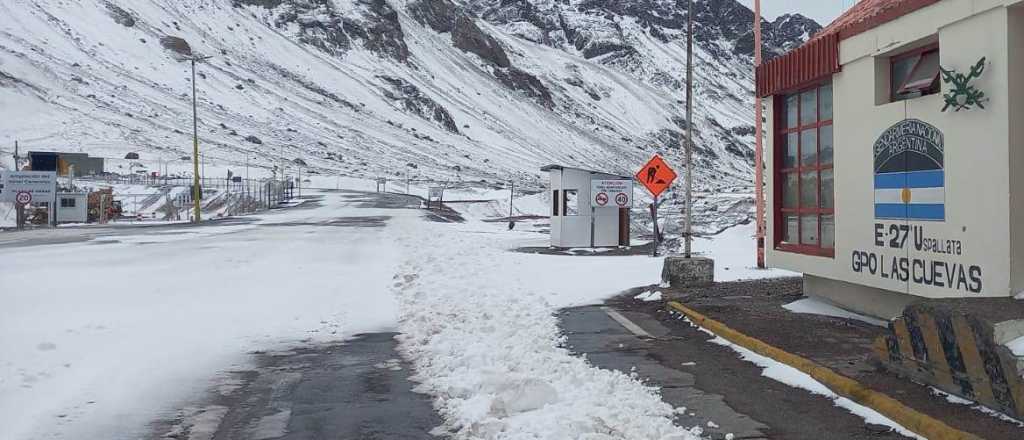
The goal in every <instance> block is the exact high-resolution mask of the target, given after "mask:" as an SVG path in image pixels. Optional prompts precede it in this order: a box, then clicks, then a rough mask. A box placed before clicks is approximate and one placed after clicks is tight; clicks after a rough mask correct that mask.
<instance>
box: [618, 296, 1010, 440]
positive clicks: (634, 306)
mask: <svg viewBox="0 0 1024 440" xmlns="http://www.w3.org/2000/svg"><path fill="white" fill-rule="evenodd" d="M646 289H655V290H659V291H661V292H662V293H663V295H664V296H665V297H666V299H673V300H677V301H679V302H681V303H683V304H684V305H685V306H687V307H689V308H692V309H694V310H696V311H697V312H699V313H701V314H704V315H706V316H707V317H708V318H710V319H714V320H717V321H720V322H722V323H723V324H725V325H727V326H729V327H730V328H732V329H734V330H737V331H739V332H741V333H743V334H746V335H749V336H752V337H755V338H758V339H760V340H762V341H764V342H765V343H767V344H769V345H772V346H774V347H778V348H780V349H782V350H785V351H787V352H790V353H793V354H796V355H799V356H802V357H804V358H807V359H809V360H811V361H813V362H815V363H817V364H819V365H822V366H825V367H827V368H829V369H832V370H833V371H835V372H837V373H839V374H841V375H844V376H846V377H849V378H851V379H854V380H856V381H858V382H860V383H861V384H863V385H865V386H866V387H867V388H870V389H873V390H876V391H880V392H883V393H885V394H887V395H889V396H890V397H892V398H895V399H897V400H898V401H900V402H901V403H903V404H904V405H906V406H908V407H910V408H912V409H914V410H917V411H918V412H920V413H923V414H925V415H928V416H931V417H932V418H935V419H937V420H940V421H942V422H944V423H946V424H948V425H950V426H951V427H953V428H956V429H959V430H962V431H965V432H968V433H972V434H975V435H977V436H979V437H981V438H985V439H990V440H992V439H1006V440H1011V439H1021V438H1024V428H1022V427H1021V426H1020V425H1019V424H1017V423H1013V422H1010V421H1007V420H1004V419H1001V418H998V417H996V416H993V415H991V414H987V413H985V412H982V411H980V410H977V409H974V408H972V407H971V405H965V404H962V403H951V402H950V401H949V400H947V399H946V398H945V397H944V396H941V395H938V394H937V393H936V392H934V391H933V390H932V389H931V388H930V387H927V386H923V385H919V384H916V383H913V382H911V381H908V380H906V379H902V378H900V377H898V376H896V375H894V374H892V373H890V372H887V371H885V370H884V369H882V368H881V366H880V364H879V362H878V361H877V358H876V354H875V353H874V351H873V343H874V342H875V340H876V339H877V338H878V337H879V336H880V335H884V334H886V332H887V330H886V328H885V327H881V326H877V325H872V324H869V323H866V322H862V321H860V320H856V319H848V318H837V317H831V316H823V315H813V314H798V313H793V312H790V311H789V310H786V309H784V308H783V307H782V306H783V305H785V304H788V303H791V302H793V301H796V300H799V299H801V298H802V289H801V280H800V279H799V278H788V279H773V280H757V281H740V282H730V283H718V284H716V285H714V286H711V287H706V288H693V289H679V290H674V289H661V288H657V287H649V288H643V289H638V291H642V290H646ZM612 303H613V305H614V306H615V307H617V308H619V309H622V310H629V311H633V312H635V313H641V314H644V315H647V316H651V317H656V318H657V319H658V321H659V322H660V323H662V324H663V325H666V326H670V327H673V328H676V327H689V324H686V323H685V322H680V321H676V320H675V319H672V318H670V317H669V316H667V314H666V313H665V312H664V304H663V303H662V302H651V303H643V302H639V301H636V300H633V299H632V297H631V296H630V295H624V296H622V297H620V298H618V299H617V300H616V301H613V302H612ZM683 330H685V329H683Z"/></svg>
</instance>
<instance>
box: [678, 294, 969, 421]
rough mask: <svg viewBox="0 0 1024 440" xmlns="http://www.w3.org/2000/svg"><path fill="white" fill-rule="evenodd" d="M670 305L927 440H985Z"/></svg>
mask: <svg viewBox="0 0 1024 440" xmlns="http://www.w3.org/2000/svg"><path fill="white" fill-rule="evenodd" d="M668 306H669V308H671V309H674V310H675V311H677V312H680V313H682V314H684V315H686V317H688V318H690V321H692V322H693V323H694V324H696V325H699V326H701V327H703V328H705V329H707V330H710V331H711V332H712V333H714V334H716V335H718V336H721V337H722V338H724V339H726V340H728V341H729V342H732V343H734V344H736V345H739V346H741V347H743V348H746V349H748V350H750V351H753V352H755V353H757V354H760V355H762V356H767V357H769V358H772V359H774V360H776V361H778V362H782V363H784V364H786V365H789V366H791V367H793V368H796V369H797V370H800V371H802V372H804V373H805V374H807V375H809V376H811V377H813V378H814V379H815V380H817V381H818V382H821V383H822V384H824V385H825V386H827V387H829V388H830V389H831V390H832V391H833V392H835V393H836V394H839V395H841V396H843V397H846V398H849V399H850V400H853V401H854V402H857V403H859V404H861V405H864V406H866V407H868V408H871V409H873V410H875V411H878V412H879V413H880V414H882V415H884V416H886V417H888V418H889V419H892V420H893V421H894V422H896V423H899V424H900V425H903V427H905V428H907V429H909V430H911V431H914V432H915V433H917V434H918V435H921V436H922V437H926V438H927V439H928V440H982V439H981V437H978V436H976V435H974V434H970V433H966V432H963V431H960V430H958V429H955V428H953V427H951V426H949V425H947V424H945V423H943V422H941V421H939V420H936V419H934V418H932V417H930V416H927V415H925V414H922V413H920V412H918V411H916V410H914V409H912V408H909V407H907V406H906V405H904V404H902V403H900V402H899V401H897V400H896V399H893V398H892V397H889V396H887V395H885V394H882V393H879V392H877V391H875V390H872V389H869V388H866V387H865V386H864V385H861V383H860V382H857V381H856V380H853V379H850V378H848V377H846V376H843V375H840V374H838V373H836V372H834V371H832V370H830V369H828V368H825V367H823V366H821V365H818V364H816V363H814V362H812V361H810V360H808V359H805V358H803V357H800V356H797V355H795V354H792V353H789V352H786V351H783V350H781V349H778V348H776V347H773V346H771V345H768V344H766V343H764V342H763V341H761V340H759V339H756V338H752V337H750V336H747V335H745V334H743V333H740V332H738V331H736V330H733V329H731V328H729V327H728V326H726V325H725V324H722V323H721V322H718V321H715V320H714V319H711V318H708V317H706V316H704V315H702V314H700V313H699V312H697V311H696V310H693V309H691V308H689V307H686V306H684V305H682V304H680V303H678V302H676V301H669V302H668Z"/></svg>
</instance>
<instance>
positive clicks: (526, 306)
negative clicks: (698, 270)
mask: <svg viewBox="0 0 1024 440" xmlns="http://www.w3.org/2000/svg"><path fill="white" fill-rule="evenodd" d="M402 221H405V222H406V223H407V224H406V225H404V226H403V227H400V228H399V230H401V231H402V234H403V236H401V237H400V238H399V242H401V243H403V244H404V245H405V253H404V254H405V257H406V260H405V262H404V263H403V264H402V266H401V270H400V274H399V275H398V276H397V277H396V282H395V284H394V291H395V294H396V295H397V296H398V298H399V302H400V308H401V319H400V324H399V327H400V330H401V331H402V333H403V334H402V335H401V336H400V337H399V340H400V349H401V350H402V352H403V354H404V355H405V356H407V357H408V358H409V359H410V360H412V362H413V364H414V366H415V369H416V375H415V376H414V380H416V381H418V382H419V383H420V385H419V386H418V391H422V392H425V393H427V394H430V395H432V396H434V397H435V406H436V408H437V409H438V411H439V412H440V414H441V415H442V417H443V418H444V419H445V425H444V426H443V428H442V429H444V430H446V431H449V432H451V433H453V435H454V438H456V439H469V438H483V439H497V438H500V439H536V438H552V439H554V438H558V439H562V438H565V439H569V438H572V439H591V440H597V439H640V438H642V439H669V438H671V439H696V438H697V436H696V435H694V434H692V433H690V432H689V431H686V430H684V429H682V428H680V427H677V426H674V425H673V423H672V417H673V408H672V407H671V406H670V405H668V404H665V403H663V402H662V401H661V399H660V397H659V396H658V393H657V390H655V389H652V388H649V387H646V386H644V385H643V384H641V383H640V382H639V381H637V380H636V379H634V378H631V377H630V376H628V375H626V374H623V373H620V372H615V371H609V370H601V369H597V368H595V367H593V366H591V365H589V364H588V363H587V362H586V360H585V359H582V358H578V357H574V356H572V355H571V354H570V353H569V352H568V350H566V349H565V348H563V347H561V345H562V343H563V342H564V338H563V337H562V336H560V334H559V331H558V328H557V322H556V319H555V317H554V315H553V314H554V313H555V311H556V310H557V309H558V308H559V307H564V306H568V305H572V304H580V303H587V302H594V301H598V300H600V299H603V298H604V297H607V296H611V295H614V294H616V293H618V292H619V291H621V290H622V289H625V288H628V287H632V286H636V285H639V284H644V283H650V282H651V280H654V279H656V278H657V276H658V273H659V270H660V268H661V259H654V258H648V257H608V258H596V257H588V258H582V257H581V258H573V257H565V256H539V255H527V254H519V253H513V252H509V251H508V248H509V247H510V246H512V245H514V244H515V242H516V241H517V240H518V241H521V240H522V238H523V237H524V234H523V233H515V232H497V231H496V229H497V228H494V227H493V225H484V224H480V223H472V224H469V225H460V226H454V225H439V224H430V225H427V226H426V229H424V228H423V227H422V226H416V227H413V225H411V224H408V221H407V220H404V219H403V220H402ZM610 396H614V398H609V397H610ZM697 430H698V431H697V432H699V428H697Z"/></svg>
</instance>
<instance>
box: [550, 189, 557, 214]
mask: <svg viewBox="0 0 1024 440" xmlns="http://www.w3.org/2000/svg"><path fill="white" fill-rule="evenodd" d="M551 216H552V217H558V190H557V189H556V190H554V191H551Z"/></svg>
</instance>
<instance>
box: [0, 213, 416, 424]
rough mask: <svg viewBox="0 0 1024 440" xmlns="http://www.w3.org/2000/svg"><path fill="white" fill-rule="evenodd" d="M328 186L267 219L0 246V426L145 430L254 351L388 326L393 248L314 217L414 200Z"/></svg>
mask: <svg viewBox="0 0 1024 440" xmlns="http://www.w3.org/2000/svg"><path fill="white" fill-rule="evenodd" d="M328 197H330V198H329V199H328V200H329V201H330V203H327V204H325V206H322V207H320V208H315V209H303V208H300V209H294V210H282V211H274V212H271V213H264V214H262V215H261V216H260V217H259V218H260V219H261V220H260V221H258V222H257V223H262V224H264V225H263V226H257V225H255V224H240V225H225V226H214V225H210V226H203V227H195V228H175V229H159V230H155V229H154V230H150V229H147V230H145V232H143V231H142V230H130V231H127V234H129V235H116V234H115V235H111V236H109V237H101V238H100V239H99V240H97V241H106V240H117V241H118V242H117V243H110V244H97V242H95V241H94V242H84V243H72V244H56V245H48V246H32V247H23V248H9V249H4V250H3V252H2V253H0V353H3V356H2V358H0V438H3V439H13V440H20V439H27V438H43V437H46V438H50V437H51V436H53V437H56V438H67V439H77V438H81V439H89V438H139V437H142V433H141V432H140V431H142V430H144V429H145V424H146V423H147V422H149V421H150V420H152V418H153V417H154V416H155V415H156V413H158V412H160V411H163V410H166V409H168V408H173V407H174V405H175V404H176V402H178V401H181V400H186V399H189V398H192V397H194V396H195V395H196V394H199V393H202V392H203V391H204V390H205V389H206V387H207V386H208V385H209V383H208V382H207V381H208V380H210V379H212V378H213V376H215V375H216V374H217V373H218V372H220V371H224V370H228V369H233V368H242V367H244V366H245V365H244V364H245V362H246V360H247V356H246V353H247V352H249V351H252V350H256V349H272V348H275V347H276V346H281V345H289V344H294V343H298V342H300V341H309V342H319V341H335V340H340V339H343V338H345V337H347V336H349V335H352V334H354V333H359V332H366V331H379V330H386V329H393V328H394V327H395V325H396V323H397V319H398V304H397V302H396V301H395V298H394V296H393V295H391V294H390V293H389V291H388V289H387V286H388V285H389V284H390V282H391V277H392V276H393V274H394V273H395V269H396V264H397V262H398V261H399V260H400V259H401V255H400V254H399V249H398V248H396V247H395V246H393V245H392V244H391V243H393V242H392V241H390V240H387V238H386V237H387V236H386V233H385V230H384V229H380V228H368V227H364V228H342V227H331V226H316V223H319V222H322V221H326V220H330V219H333V218H336V217H347V216H366V215H400V214H402V213H403V212H404V211H396V210H375V209H365V208H360V209H357V208H354V207H350V206H344V205H342V204H341V202H340V201H341V200H342V199H341V197H342V196H341V195H338V194H333V195H330V194H329V195H328ZM406 215H410V216H418V214H417V213H407V214H406ZM269 224H287V225H282V226H270V225H269ZM78 231H81V230H78ZM60 232H61V233H63V234H71V233H74V232H76V230H74V229H62V230H61V231H60Z"/></svg>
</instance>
